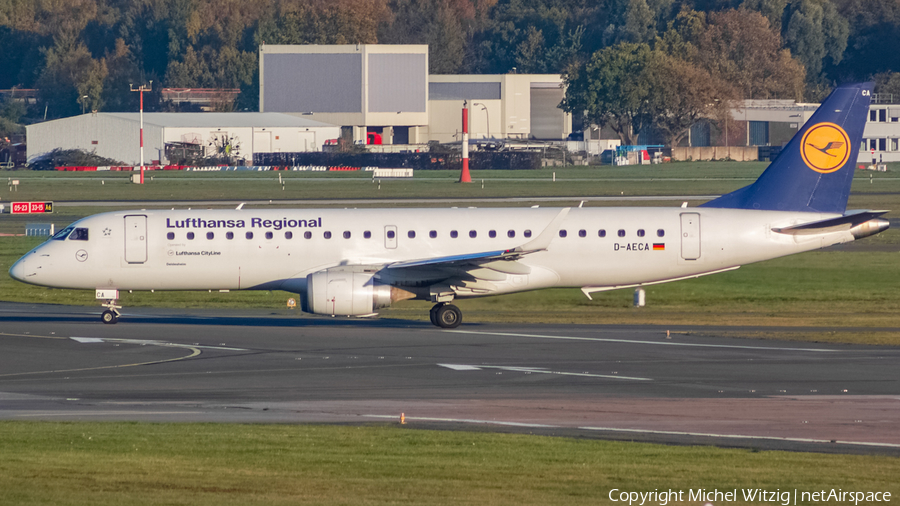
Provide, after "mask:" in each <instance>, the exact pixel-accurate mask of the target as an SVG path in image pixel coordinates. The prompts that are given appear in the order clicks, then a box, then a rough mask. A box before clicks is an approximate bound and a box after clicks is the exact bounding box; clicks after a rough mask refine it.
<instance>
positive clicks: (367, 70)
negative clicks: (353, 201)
mask: <svg viewBox="0 0 900 506" xmlns="http://www.w3.org/2000/svg"><path fill="white" fill-rule="evenodd" d="M259 51H260V59H259V61H260V64H259V65H260V79H259V81H260V83H259V89H260V94H259V110H260V111H264V112H281V113H288V114H293V115H298V116H303V117H308V118H312V119H315V120H318V121H322V122H325V123H331V124H334V125H340V126H341V127H342V128H343V132H344V138H345V139H347V140H348V141H352V142H354V143H357V144H363V143H370V144H371V139H370V136H371V137H372V138H378V139H380V141H381V143H383V144H399V145H407V144H426V143H428V142H429V141H437V142H454V141H456V142H458V141H459V140H460V136H459V133H460V132H461V130H462V119H461V116H462V115H461V111H462V108H463V104H464V103H465V104H466V106H467V107H468V108H469V110H470V114H469V118H470V120H469V121H470V133H471V136H470V137H471V138H472V139H481V138H499V139H548V140H549V139H552V140H561V139H565V138H566V136H567V135H568V134H569V133H571V123H572V121H571V117H570V115H569V114H567V113H565V112H564V111H562V110H561V109H559V108H558V107H557V106H558V105H559V103H560V102H561V101H562V98H563V88H562V78H561V77H560V76H559V75H557V74H550V75H526V74H502V75H429V74H428V46H426V45H381V44H374V45H373V44H354V45H330V46H327V45H323V46H319V45H305V46H300V45H263V46H261V47H260V50H259ZM372 134H376V135H372Z"/></svg>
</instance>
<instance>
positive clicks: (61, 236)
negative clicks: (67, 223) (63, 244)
mask: <svg viewBox="0 0 900 506" xmlns="http://www.w3.org/2000/svg"><path fill="white" fill-rule="evenodd" d="M72 230H75V227H66V228H64V229H62V230H60V231H59V232H57V233H56V234H55V235H54V236H53V237H51V238H50V239H51V240H54V241H62V240H64V239H65V238H66V237H69V234H71V233H72Z"/></svg>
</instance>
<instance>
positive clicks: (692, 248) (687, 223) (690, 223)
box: [681, 213, 700, 260]
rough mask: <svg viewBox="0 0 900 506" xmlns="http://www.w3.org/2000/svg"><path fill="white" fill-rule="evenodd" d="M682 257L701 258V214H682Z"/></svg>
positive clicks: (688, 258)
mask: <svg viewBox="0 0 900 506" xmlns="http://www.w3.org/2000/svg"><path fill="white" fill-rule="evenodd" d="M681 258H683V259H685V260H697V259H698V258H700V214H698V213H682V214H681Z"/></svg>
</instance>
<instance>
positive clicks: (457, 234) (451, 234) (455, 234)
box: [450, 230, 459, 239]
mask: <svg viewBox="0 0 900 506" xmlns="http://www.w3.org/2000/svg"><path fill="white" fill-rule="evenodd" d="M450 237H452V238H453V239H456V238H457V237H459V232H457V231H456V230H451V231H450Z"/></svg>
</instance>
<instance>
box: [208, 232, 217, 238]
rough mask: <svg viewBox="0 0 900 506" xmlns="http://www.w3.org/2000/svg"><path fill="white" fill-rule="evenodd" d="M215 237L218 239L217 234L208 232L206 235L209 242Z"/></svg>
mask: <svg viewBox="0 0 900 506" xmlns="http://www.w3.org/2000/svg"><path fill="white" fill-rule="evenodd" d="M215 237H216V234H214V233H212V232H207V233H206V238H207V239H209V240H213V239H214V238H215Z"/></svg>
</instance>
